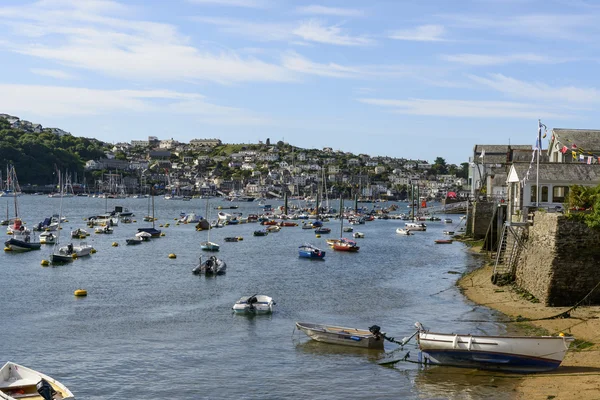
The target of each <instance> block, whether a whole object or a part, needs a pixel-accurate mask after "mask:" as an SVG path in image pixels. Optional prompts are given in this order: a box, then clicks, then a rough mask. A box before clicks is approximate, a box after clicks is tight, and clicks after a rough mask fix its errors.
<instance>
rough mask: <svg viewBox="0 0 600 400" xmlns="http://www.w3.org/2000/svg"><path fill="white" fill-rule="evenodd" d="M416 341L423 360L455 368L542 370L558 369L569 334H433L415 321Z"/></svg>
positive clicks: (570, 338) (568, 342)
mask: <svg viewBox="0 0 600 400" xmlns="http://www.w3.org/2000/svg"><path fill="white" fill-rule="evenodd" d="M416 326H417V328H418V329H419V331H418V335H417V342H418V343H419V349H420V350H421V351H422V355H421V356H422V357H423V361H424V362H427V363H431V364H439V365H449V366H455V367H467V368H479V369H491V370H502V371H508V372H543V371H550V370H553V369H556V368H558V366H559V365H560V363H561V362H562V360H563V358H564V357H565V354H566V353H567V350H568V349H569V344H570V343H571V342H572V341H573V340H574V338H573V337H568V336H479V335H464V334H455V333H433V332H429V331H428V330H425V329H424V328H423V326H422V325H421V324H420V323H418V322H417V324H416Z"/></svg>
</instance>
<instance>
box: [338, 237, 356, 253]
mask: <svg viewBox="0 0 600 400" xmlns="http://www.w3.org/2000/svg"><path fill="white" fill-rule="evenodd" d="M332 247H333V249H334V250H336V251H358V249H360V247H358V245H357V244H356V242H355V241H354V240H350V239H346V238H342V239H340V240H339V241H336V242H334V243H333V245H332Z"/></svg>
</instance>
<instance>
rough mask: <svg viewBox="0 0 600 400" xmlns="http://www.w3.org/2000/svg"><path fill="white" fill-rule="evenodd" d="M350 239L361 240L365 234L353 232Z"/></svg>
mask: <svg viewBox="0 0 600 400" xmlns="http://www.w3.org/2000/svg"><path fill="white" fill-rule="evenodd" d="M352 237H353V238H355V239H363V238H364V237H365V234H364V233H362V232H354V233H353V234H352Z"/></svg>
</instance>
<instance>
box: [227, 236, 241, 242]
mask: <svg viewBox="0 0 600 400" xmlns="http://www.w3.org/2000/svg"><path fill="white" fill-rule="evenodd" d="M223 240H224V241H226V242H240V241H242V240H244V238H243V237H241V236H228V237H226V238H223Z"/></svg>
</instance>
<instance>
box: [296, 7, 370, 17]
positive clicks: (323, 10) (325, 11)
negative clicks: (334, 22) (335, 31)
mask: <svg viewBox="0 0 600 400" xmlns="http://www.w3.org/2000/svg"><path fill="white" fill-rule="evenodd" d="M296 10H297V11H298V12H299V13H300V14H316V15H333V16H337V17H360V16H362V15H363V12H362V11H361V10H356V9H353V8H335V7H325V6H319V5H310V6H305V7H298V8H297V9H296Z"/></svg>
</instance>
